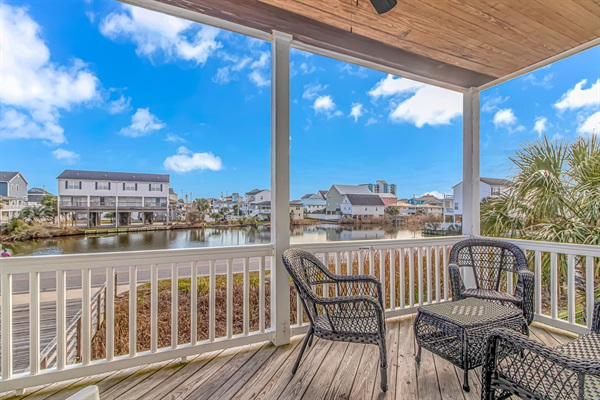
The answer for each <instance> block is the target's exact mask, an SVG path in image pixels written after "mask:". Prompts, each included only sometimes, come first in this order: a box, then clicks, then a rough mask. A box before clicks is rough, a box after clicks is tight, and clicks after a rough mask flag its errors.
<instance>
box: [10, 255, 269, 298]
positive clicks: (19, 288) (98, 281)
mask: <svg viewBox="0 0 600 400" xmlns="http://www.w3.org/2000/svg"><path fill="white" fill-rule="evenodd" d="M215 266H216V272H217V274H225V273H227V263H226V261H225V260H218V261H217V262H216V263H215ZM232 267H233V272H234V273H238V272H243V268H244V264H243V260H241V259H234V260H233V263H232ZM258 267H259V264H258V260H257V259H250V271H258ZM265 267H266V269H270V260H269V259H268V258H267V260H266V263H265ZM115 271H116V273H117V284H118V285H125V284H128V283H129V268H128V267H117V268H115ZM191 273H192V270H191V263H190V264H187V265H185V264H181V265H180V267H179V277H180V278H189V277H190V276H191ZM208 274H209V263H208V261H207V262H199V263H198V275H208ZM158 279H159V280H162V279H171V264H159V265H158ZM104 282H106V270H105V269H104V268H99V269H93V270H92V287H99V286H102V285H103V284H104ZM137 282H138V283H146V282H150V265H138V270H137ZM80 288H81V272H80V271H67V289H68V290H72V289H80ZM40 290H41V291H42V292H48V291H56V273H54V272H44V273H42V274H41V276H40ZM20 293H29V275H28V274H17V275H14V276H13V294H20Z"/></svg>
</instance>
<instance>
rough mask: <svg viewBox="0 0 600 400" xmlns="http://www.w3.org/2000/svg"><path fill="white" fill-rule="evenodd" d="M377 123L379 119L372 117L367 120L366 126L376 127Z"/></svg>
mask: <svg viewBox="0 0 600 400" xmlns="http://www.w3.org/2000/svg"><path fill="white" fill-rule="evenodd" d="M376 123H377V118H375V117H370V118H369V119H368V120H367V123H366V124H365V126H370V125H375V124H376Z"/></svg>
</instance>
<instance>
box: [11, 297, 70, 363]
mask: <svg viewBox="0 0 600 400" xmlns="http://www.w3.org/2000/svg"><path fill="white" fill-rule="evenodd" d="M0 309H1V308H0ZM79 310H81V300H79V299H68V300H67V307H66V319H67V321H71V319H72V318H73V317H74V316H75V315H76V314H77V313H78V312H79ZM1 337H2V335H1V334H0V338H1ZM55 338H56V302H55V301H45V302H41V303H40V349H41V350H44V349H45V348H46V346H48V345H49V344H50V342H52V341H53V340H54V339H55ZM0 354H2V346H1V345H0ZM13 359H14V367H13V368H14V372H15V373H18V372H23V371H25V370H26V369H27V368H28V367H29V304H28V303H27V304H17V305H14V306H13Z"/></svg>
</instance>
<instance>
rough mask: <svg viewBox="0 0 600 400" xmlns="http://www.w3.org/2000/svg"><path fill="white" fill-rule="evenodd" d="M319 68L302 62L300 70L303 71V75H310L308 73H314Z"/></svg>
mask: <svg viewBox="0 0 600 400" xmlns="http://www.w3.org/2000/svg"><path fill="white" fill-rule="evenodd" d="M316 70H317V67H315V66H314V65H312V64H311V65H308V64H307V63H305V62H303V63H302V64H300V72H302V74H303V75H308V74H312V73H313V72H315V71H316Z"/></svg>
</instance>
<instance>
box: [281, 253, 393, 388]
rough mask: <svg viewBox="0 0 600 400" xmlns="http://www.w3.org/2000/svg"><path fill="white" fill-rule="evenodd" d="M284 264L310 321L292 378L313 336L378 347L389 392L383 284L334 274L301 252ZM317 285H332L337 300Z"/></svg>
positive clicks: (286, 257) (287, 255) (287, 256)
mask: <svg viewBox="0 0 600 400" xmlns="http://www.w3.org/2000/svg"><path fill="white" fill-rule="evenodd" d="M283 264H284V266H285V268H286V270H287V271H288V273H289V274H290V276H291V277H292V280H293V282H294V285H295V287H296V290H297V291H298V294H299V295H300V301H302V306H303V308H304V311H305V313H306V315H307V317H308V319H309V321H310V326H309V328H308V333H307V334H306V337H305V338H304V342H303V343H302V347H301V348H300V354H299V355H298V358H297V359H296V363H295V364H294V368H293V369H292V374H295V373H296V371H297V370H298V366H299V365H300V360H301V359H302V355H303V354H304V351H305V350H306V346H307V345H308V346H311V345H312V338H313V336H317V337H319V338H322V339H327V340H335V341H344V342H354V343H368V344H375V345H377V346H378V347H379V357H380V360H379V361H380V362H379V365H380V372H381V390H383V391H384V392H385V391H387V388H388V385H387V355H386V354H387V353H386V345H385V314H384V310H385V308H384V303H383V294H382V290H381V282H379V280H377V278H375V277H374V276H370V275H357V276H341V275H336V274H333V273H332V272H331V271H329V268H327V267H325V266H324V265H323V263H321V261H319V259H317V258H316V257H315V256H314V255H312V254H311V253H309V252H307V251H304V250H300V249H289V250H286V251H285V252H284V254H283ZM318 285H325V286H326V288H329V285H333V286H334V287H335V290H336V296H335V297H324V296H320V295H318V294H317V293H316V290H315V289H316V287H317V286H318Z"/></svg>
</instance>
